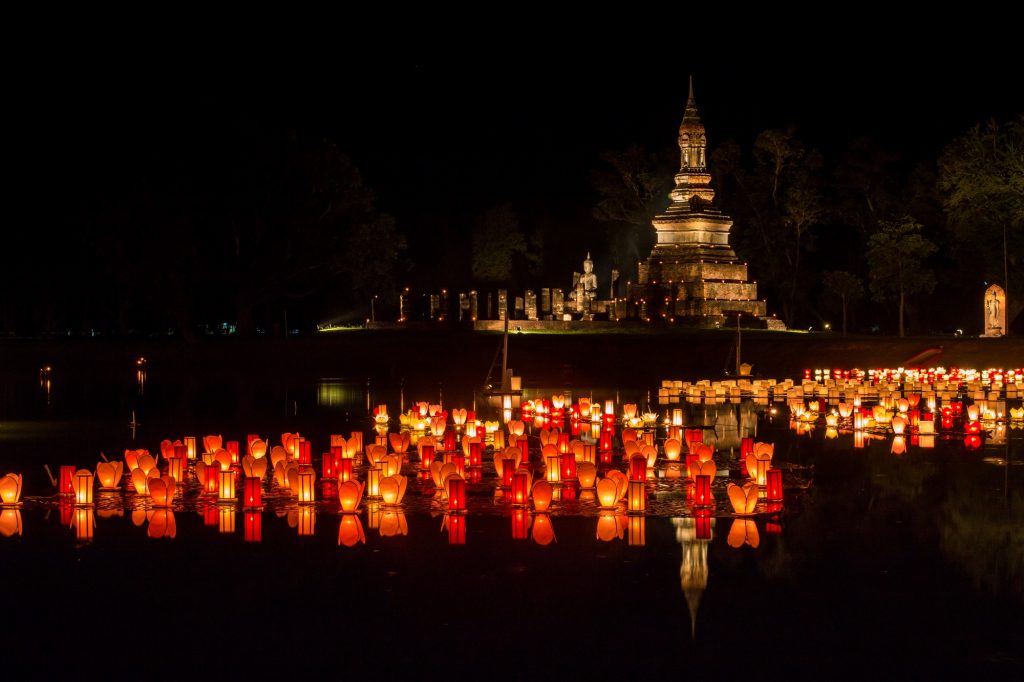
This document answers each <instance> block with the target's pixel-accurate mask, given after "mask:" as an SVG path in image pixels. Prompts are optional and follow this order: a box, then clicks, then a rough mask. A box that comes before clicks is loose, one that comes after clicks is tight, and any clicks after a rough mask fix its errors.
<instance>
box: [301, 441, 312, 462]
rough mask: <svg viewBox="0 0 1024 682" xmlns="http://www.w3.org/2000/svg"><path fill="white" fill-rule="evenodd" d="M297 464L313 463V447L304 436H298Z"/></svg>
mask: <svg viewBox="0 0 1024 682" xmlns="http://www.w3.org/2000/svg"><path fill="white" fill-rule="evenodd" d="M298 450H299V454H298V457H299V466H310V465H311V464H312V463H313V447H312V444H311V443H310V442H309V441H308V440H306V439H305V438H299V448H298Z"/></svg>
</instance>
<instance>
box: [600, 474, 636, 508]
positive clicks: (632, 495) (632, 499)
mask: <svg viewBox="0 0 1024 682" xmlns="http://www.w3.org/2000/svg"><path fill="white" fill-rule="evenodd" d="M606 480H607V479H606ZM597 493H598V495H600V494H601V490H600V488H599V489H598V491H597ZM627 508H628V509H629V511H630V512H631V513H640V512H643V511H644V510H645V509H647V492H646V490H645V489H644V482H643V481H630V482H629V493H628V501H627Z"/></svg>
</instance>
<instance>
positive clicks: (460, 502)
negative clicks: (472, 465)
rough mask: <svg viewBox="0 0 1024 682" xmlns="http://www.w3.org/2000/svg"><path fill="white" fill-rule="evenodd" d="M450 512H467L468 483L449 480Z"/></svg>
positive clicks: (459, 479)
mask: <svg viewBox="0 0 1024 682" xmlns="http://www.w3.org/2000/svg"><path fill="white" fill-rule="evenodd" d="M448 510H449V511H453V512H454V511H466V481H465V480H463V479H461V478H449V479H448Z"/></svg>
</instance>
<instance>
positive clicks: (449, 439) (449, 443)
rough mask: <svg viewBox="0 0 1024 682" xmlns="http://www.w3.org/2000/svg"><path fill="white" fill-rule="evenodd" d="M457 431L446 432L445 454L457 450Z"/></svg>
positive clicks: (449, 430)
mask: <svg viewBox="0 0 1024 682" xmlns="http://www.w3.org/2000/svg"><path fill="white" fill-rule="evenodd" d="M455 435H456V434H455V431H452V430H451V429H448V430H447V431H445V432H444V450H445V452H452V451H454V450H455Z"/></svg>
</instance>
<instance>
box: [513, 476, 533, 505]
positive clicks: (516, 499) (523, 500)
mask: <svg viewBox="0 0 1024 682" xmlns="http://www.w3.org/2000/svg"><path fill="white" fill-rule="evenodd" d="M529 484H530V474H529V473H528V472H526V471H523V470H521V469H519V470H516V471H515V472H514V473H513V474H512V504H517V505H525V504H527V503H528V502H529V500H530V491H529Z"/></svg>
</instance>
